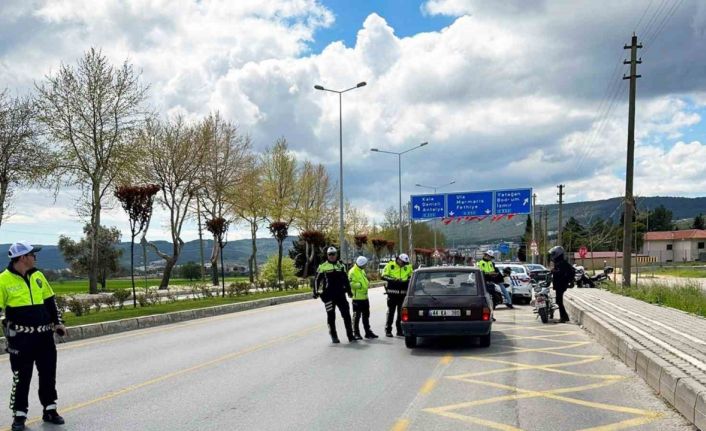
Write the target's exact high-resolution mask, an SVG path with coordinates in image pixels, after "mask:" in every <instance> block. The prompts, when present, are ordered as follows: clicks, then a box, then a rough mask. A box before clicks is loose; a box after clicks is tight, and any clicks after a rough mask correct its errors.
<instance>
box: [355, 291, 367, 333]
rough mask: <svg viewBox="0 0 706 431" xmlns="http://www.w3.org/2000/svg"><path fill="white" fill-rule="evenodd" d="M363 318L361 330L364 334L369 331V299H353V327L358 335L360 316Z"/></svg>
mask: <svg viewBox="0 0 706 431" xmlns="http://www.w3.org/2000/svg"><path fill="white" fill-rule="evenodd" d="M361 317H362V318H363V330H364V331H365V333H366V335H367V334H369V333H370V301H369V300H367V299H354V300H353V318H354V319H355V322H354V323H353V329H354V331H355V334H356V335H360V318H361Z"/></svg>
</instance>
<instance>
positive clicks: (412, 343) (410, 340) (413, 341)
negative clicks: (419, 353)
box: [404, 335, 417, 349]
mask: <svg viewBox="0 0 706 431" xmlns="http://www.w3.org/2000/svg"><path fill="white" fill-rule="evenodd" d="M404 345H405V346H407V348H408V349H414V348H415V347H417V337H416V336H414V335H411V336H410V335H407V336H405V337H404Z"/></svg>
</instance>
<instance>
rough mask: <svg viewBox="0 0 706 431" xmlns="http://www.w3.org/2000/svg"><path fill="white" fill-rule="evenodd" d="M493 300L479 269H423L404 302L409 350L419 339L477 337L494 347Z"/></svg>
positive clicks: (485, 344) (414, 274)
mask: <svg viewBox="0 0 706 431" xmlns="http://www.w3.org/2000/svg"><path fill="white" fill-rule="evenodd" d="M492 320H493V301H492V299H491V297H490V294H489V293H488V292H487V291H486V288H485V281H484V279H483V276H482V275H481V272H480V270H479V269H478V268H472V267H468V266H455V267H439V266H435V267H429V268H420V269H418V270H417V271H415V272H414V273H413V274H412V279H411V280H410V284H409V289H408V291H407V296H406V297H405V299H404V302H403V303H402V332H403V334H404V336H405V345H406V346H407V347H408V348H410V349H411V348H414V347H416V346H417V337H438V336H475V337H479V338H480V345H481V346H483V347H488V346H490V330H491V326H492V323H493V322H492Z"/></svg>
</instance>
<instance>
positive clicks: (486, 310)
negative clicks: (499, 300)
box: [402, 307, 490, 320]
mask: <svg viewBox="0 0 706 431" xmlns="http://www.w3.org/2000/svg"><path fill="white" fill-rule="evenodd" d="M402 313H403V314H402V320H404V311H403V312H402ZM483 320H490V308H488V307H483Z"/></svg>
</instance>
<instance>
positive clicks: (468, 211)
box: [447, 192, 493, 217]
mask: <svg viewBox="0 0 706 431" xmlns="http://www.w3.org/2000/svg"><path fill="white" fill-rule="evenodd" d="M492 213H493V192H471V193H449V194H448V213H447V214H448V216H449V217H463V216H484V215H490V214H492Z"/></svg>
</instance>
